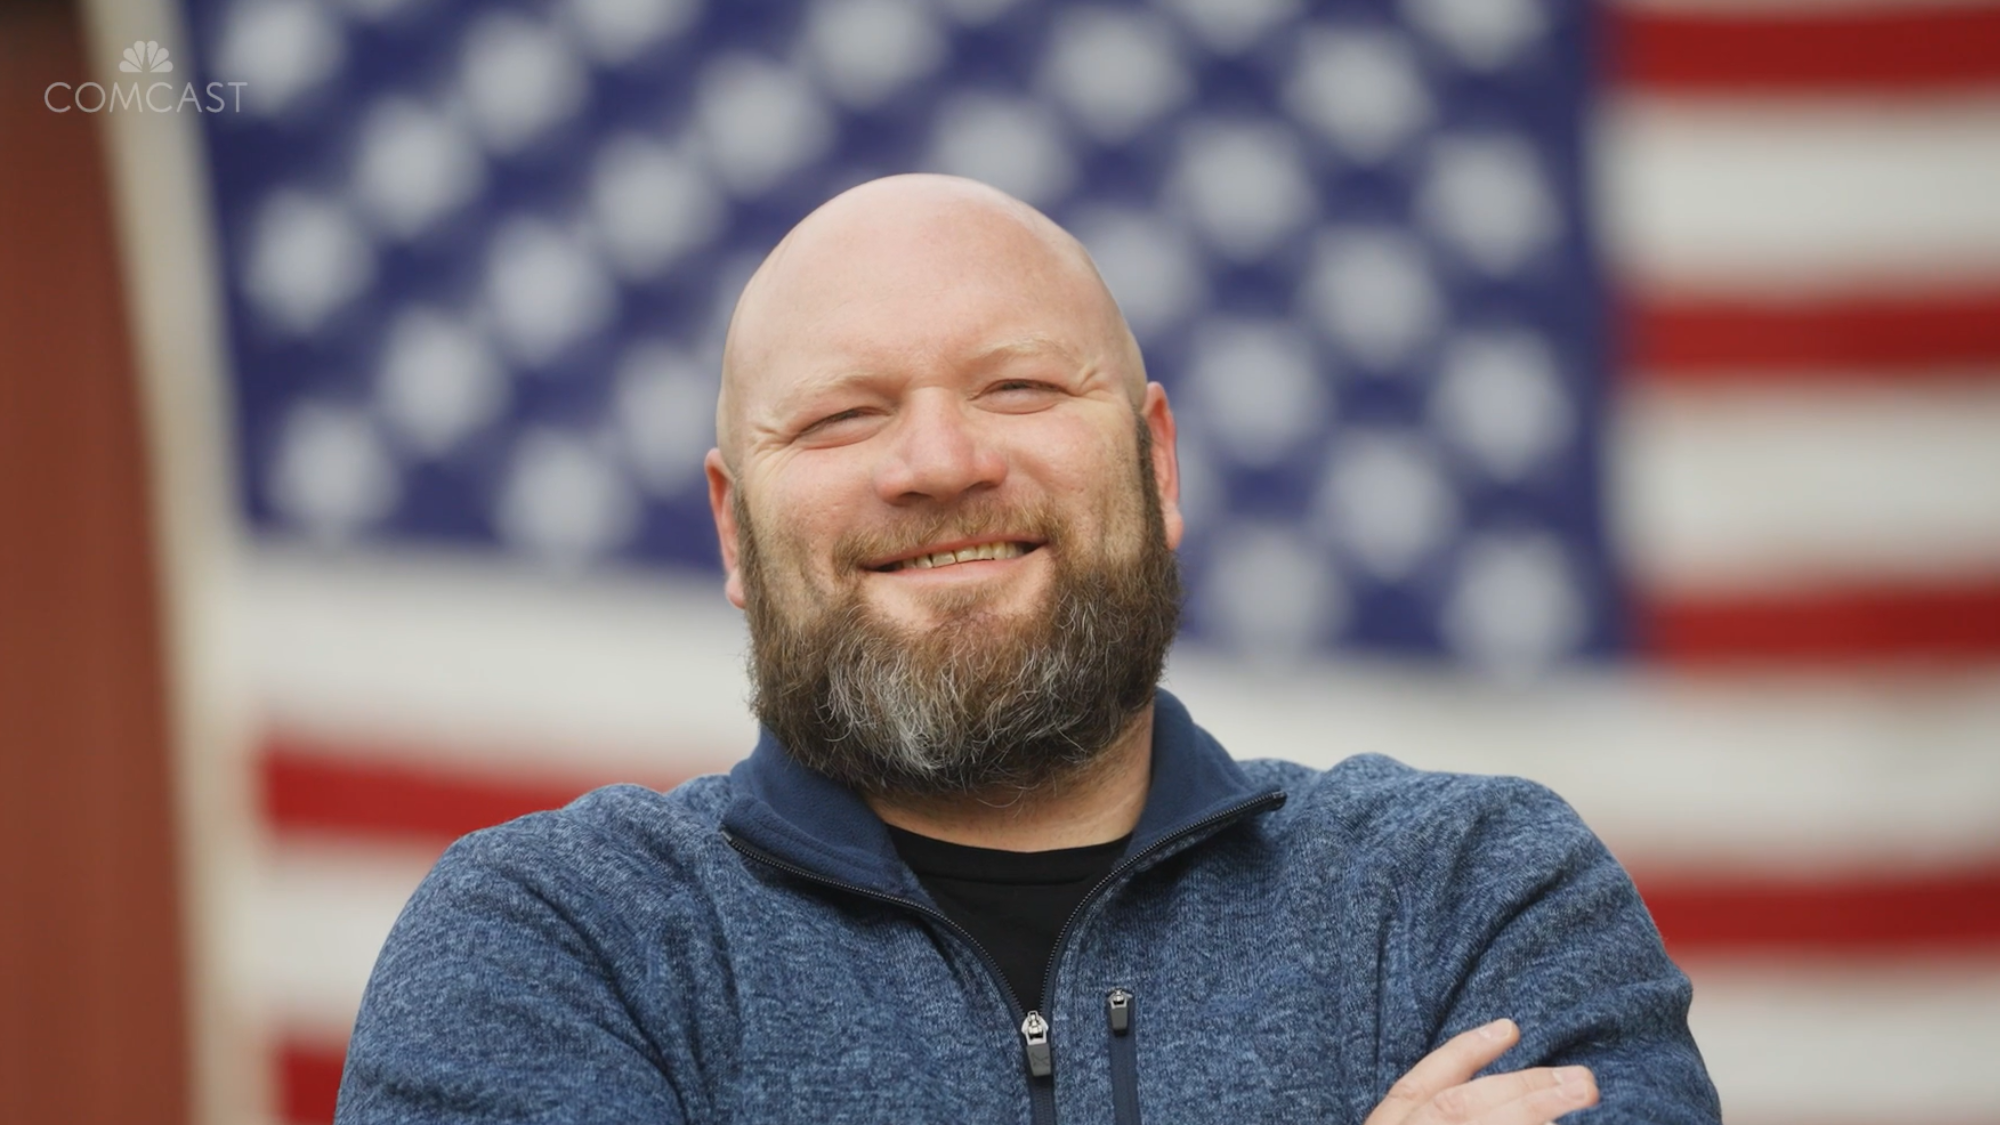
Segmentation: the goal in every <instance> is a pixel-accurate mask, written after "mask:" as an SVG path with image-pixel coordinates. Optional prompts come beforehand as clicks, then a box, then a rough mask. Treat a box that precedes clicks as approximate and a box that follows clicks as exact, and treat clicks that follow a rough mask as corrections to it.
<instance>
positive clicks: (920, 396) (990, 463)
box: [875, 390, 1007, 505]
mask: <svg viewBox="0 0 2000 1125" xmlns="http://www.w3.org/2000/svg"><path fill="white" fill-rule="evenodd" d="M1006 477H1007V461H1006V458H1004V457H1003V456H1001V454H1000V451H999V450H998V449H996V448H994V446H993V445H992V443H991V442H990V441H989V440H988V438H987V435H986V434H984V433H983V432H982V430H981V428H980V426H979V425H978V423H977V421H976V420H975V419H973V418H971V417H968V416H967V413H966V405H965V403H964V402H963V401H962V400H961V399H960V398H959V397H958V396H956V395H952V394H948V393H946V392H943V391H941V390H929V391H923V392H918V393H915V394H912V395H911V396H910V398H909V399H908V400H907V401H906V402H905V403H904V407H903V410H902V416H901V417H899V418H898V419H897V420H896V423H895V427H894V430H893V433H892V440H891V443H890V447H889V451H888V453H887V455H885V456H884V457H883V458H882V460H881V461H879V462H877V463H876V466H875V491H876V494H877V495H879V496H881V498H882V499H883V500H885V501H887V502H888V503H891V504H897V505H905V504H913V503H921V502H925V501H929V502H932V503H949V502H951V501H953V500H957V499H959V498H960V497H962V496H964V495H967V494H969V493H972V492H977V491H980V490H982V489H989V488H997V487H998V486H999V485H1000V482H1001V481H1003V480H1005V479H1006Z"/></svg>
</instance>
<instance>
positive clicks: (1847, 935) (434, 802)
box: [263, 738, 2000, 952]
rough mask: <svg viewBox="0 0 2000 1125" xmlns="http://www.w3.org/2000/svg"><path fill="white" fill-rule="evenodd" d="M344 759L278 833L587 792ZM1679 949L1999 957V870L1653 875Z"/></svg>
mask: <svg viewBox="0 0 2000 1125" xmlns="http://www.w3.org/2000/svg"><path fill="white" fill-rule="evenodd" d="M365 750H366V753H365V756H364V755H363V754H362V753H361V752H360V751H356V752H355V753H354V756H353V757H344V756H343V755H342V753H341V751H340V748H337V747H331V746H327V745H324V744H315V745H312V746H311V747H310V748H309V749H307V748H304V747H303V746H302V744H300V743H299V742H297V741H294V740H290V739H285V738H276V739H271V740H269V741H268V742H267V743H266V745H265V752H264V764H263V772H264V779H265V793H266V797H267V808H268V810H269V813H270V816H271V819H272V823H273V824H274V826H275V827H276V828H277V829H278V831H279V832H280V833H284V832H288V831H311V832H329V831H331V832H337V833H341V834H347V835H355V836H363V837H377V838H379V837H392V838H399V839H410V838H416V839H421V840H423V841H425V842H430V843H435V842H438V841H442V840H449V839H452V838H456V837H457V836H460V835H462V834H464V833H466V832H469V831H472V830H473V829H476V828H480V827H484V826H485V825H487V824H494V823H498V822H499V821H502V820H506V819H509V818H510V817H513V816H518V815H521V814H522V813H526V812H532V811H534V810H536V809H542V808H553V807H556V806H558V805H561V804H563V803H565V802H566V801H568V800H569V798H570V797H572V796H574V794H575V793H577V792H580V791H582V790H583V789H585V788H588V786H587V785H581V784H579V785H566V786H549V785H542V784H517V783H510V782H507V781H500V780H495V779H493V778H491V777H487V776H483V775H477V776H475V775H468V774H464V773H452V772H449V771H445V770H441V769H437V768H435V767H427V768H422V769H417V768H410V767H403V766H385V765H382V764H379V763H380V753H381V748H380V747H367V748H365ZM1640 889H1641V891H1642V892H1643V893H1644V894H1645V896H1646V901H1647V904H1648V905H1649V906H1650V907H1652V909H1653V914H1654V917H1655V918H1656V919H1658V921H1659V923H1660V928H1661V929H1662V930H1663V931H1664V932H1665V933H1666V935H1667V939H1668V941H1669V942H1670V943H1672V944H1673V945H1675V947H1676V948H1677V949H1698V950H1700V951H1702V952H1718V951H1720V952H1729V951H1732V950H1735V949H1737V948H1746V947H1747V948H1752V949H1762V948H1766V947H1771V948H1777V947H1782V948H1786V949H1790V950H1793V951H1801V950H1804V951H1811V950H1835V951H1838V950H1849V949H1887V948H1890V947H1895V948H1903V947H1918V948H1930V947H1935V946H1946V947H1956V946H1963V945H1981V944H1983V945H1985V946H1988V947H1991V948H1994V949H1995V950H1996V951H2000V862H1995V863H1993V864H1990V865H1987V866H1983V867H1979V868H1977V869H1975V870H1971V871H1969V872H1958V873H1953V874H1947V875H1942V876H1939V875H1929V874H1920V875H1912V876H1910V877H1908V878H1859V877H1849V878H1842V879H1838V880H1829V881H1824V882H1809V881H1797V880H1794V881H1785V880H1778V879H1766V880H1761V881H1759V880H1747V879H1733V878H1729V877H1721V878H1716V877H1712V876H1707V875H1688V874H1670V873H1663V874H1656V875H1652V876H1648V877H1646V878H1643V879H1641V880H1640Z"/></svg>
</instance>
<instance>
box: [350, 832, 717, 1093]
mask: <svg viewBox="0 0 2000 1125" xmlns="http://www.w3.org/2000/svg"><path fill="white" fill-rule="evenodd" d="M518 823H521V822H517V824H518ZM512 827H513V826H509V827H508V828H503V829H499V830H489V832H486V833H479V834H476V835H474V836H471V837H467V838H466V839H464V840H461V841H459V843H457V844H455V845H453V846H452V848H451V849H450V850H449V851H447V852H446V853H445V855H444V858H442V859H441V860H439V862H438V864H437V866H436V868H435V869H434V870H432V872H431V873H430V875H429V876H428V877H426V878H425V880H424V882H423V884H422V885H421V886H419V887H418V889H417V891H416V894H415V895H414V896H413V897H412V898H411V900H410V902H409V905H408V906H406V907H405V908H404V910H403V913H402V916H401V917H400V918H398V919H397V922H396V925H395V927H394V929H393V930H392V931H391V932H390V935H389V939H388V942H387V944H386V945H385V946H384V947H383V950H382V953H381V956H380V957H379V958H378V960H377V961H376V964H375V970H374V973H373V975H372V976H371V978H370V980H369V983H368V988H367V992H366V994H365V996H364V997H363V1000H362V1005H361V1013H360V1017H359V1019H358V1021H357V1022H356V1025H355V1029H354V1036H353V1039H352V1041H351V1042H350V1044H349V1047H348V1054H347V1067H346V1071H345V1073H344V1075H343V1076H342V1079H341V1085H340V1100H339V1108H338V1110H337V1111H336V1113H335V1121H336V1123H337V1125H414V1123H417V1122H424V1123H440V1125H442V1123H447V1122H448V1123H451V1125H474V1123H479V1125H488V1123H492V1125H498V1123H501V1122H507V1123H515V1122H565V1123H569V1122H576V1123H582V1122H632V1121H644V1122H649V1123H650V1122H657V1123H661V1125H672V1123H675V1122H680V1121H683V1120H685V1119H686V1115H685V1114H684V1113H683V1107H682V1104H681V1100H680V1098H679V1096H678V1094H677V1092H676V1090H675V1088H674V1085H673V1082H672V1081H671V1078H670V1076H669V1074H668V1073H667V1069H666V1067H665V1066H664V1065H663V1064H662V1061H661V1056H660V1052H659V1051H658V1050H657V1049H656V1047H655V1045H654V1044H653V1043H651V1042H650V1041H649V1039H648V1037H647V1035H646V1033H645V1031H644V1030H643V1029H642V1027H641V1026H640V1025H639V1022H638V1021H637V1020H635V1019H634V1018H633V1016H632V1014H631V1012H630V1011H629V1009H628V1007H627V1005H626V1004H625V1002H624V1001H623V999H622V998H621V996H620V991H619V987H618V982H617V979H616V977H615V975H614V974H613V973H612V972H611V971H610V970H609V968H608V965H609V963H610V960H609V957H608V955H607V954H608V952H609V951H607V949H606V948H605V945H606V943H607V942H610V943H613V944H616V943H617V942H618V936H617V934H616V933H615V931H604V930H599V931H596V932H594V931H593V927H592V923H593V921H595V920H599V919H603V920H605V921H606V922H607V924H611V925H615V922H614V921H611V919H613V917H614V912H612V911H608V910H606V909H605V908H604V906H603V904H602V903H601V902H597V903H596V906H595V909H593V908H592V905H593V900H597V899H601V898H602V897H603V895H604V893H605V892H604V889H603V888H602V887H599V886H594V885H593V880H592V879H591V878H590V877H589V875H588V873H587V872H588V865H587V864H586V863H581V862H577V859H578V858H583V857H566V856H565V855H564V854H563V852H564V849H563V848H562V847H560V846H556V847H552V848H540V849H536V848H527V847H523V846H521V845H520V843H519V841H518V840H517V839H515V838H514V837H513V836H510V835H509V830H510V829H511V828H512ZM544 842H546V843H550V844H556V845H560V843H561V842H560V841H544Z"/></svg>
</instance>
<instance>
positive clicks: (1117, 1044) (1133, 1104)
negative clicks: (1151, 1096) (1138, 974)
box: [1104, 988, 1139, 1125]
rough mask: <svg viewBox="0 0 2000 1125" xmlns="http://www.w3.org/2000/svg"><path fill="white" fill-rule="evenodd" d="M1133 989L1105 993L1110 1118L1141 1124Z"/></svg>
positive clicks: (1118, 1123) (1124, 1124)
mask: <svg viewBox="0 0 2000 1125" xmlns="http://www.w3.org/2000/svg"><path fill="white" fill-rule="evenodd" d="M1136 1008H1137V1005H1136V1004H1135V1003H1134V1001H1133V997H1132V990H1131V989H1129V988H1114V989H1112V990H1111V991H1110V992H1107V993H1105V995H1104V1020H1105V1023H1106V1025H1107V1026H1108V1027H1109V1028H1110V1031H1111V1120H1112V1121H1114V1122H1116V1125H1139V1024H1138V1012H1137V1011H1136Z"/></svg>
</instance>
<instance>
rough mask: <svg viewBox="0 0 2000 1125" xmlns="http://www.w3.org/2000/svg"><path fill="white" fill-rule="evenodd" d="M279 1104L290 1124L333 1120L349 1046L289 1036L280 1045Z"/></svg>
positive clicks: (317, 1124)
mask: <svg viewBox="0 0 2000 1125" xmlns="http://www.w3.org/2000/svg"><path fill="white" fill-rule="evenodd" d="M277 1054H278V1060H277V1061H278V1104H279V1105H280V1106H282V1107H283V1110H284V1116H283V1117H281V1118H280V1120H282V1121H284V1122H286V1123H287V1125H326V1123H327V1122H330V1121H332V1120H333V1108H334V1102H335V1100H336V1098H337V1096H338V1095H339V1093H340V1068H341V1064H342V1063H343V1062H344V1061H345V1059H346V1056H347V1051H346V1048H344V1047H339V1046H331V1045H329V1044H326V1043H323V1042H319V1041H316V1040H315V1041H311V1042H308V1041H304V1040H299V1039H286V1040H283V1041H281V1042H280V1043H279V1044H278V1052H277Z"/></svg>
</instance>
